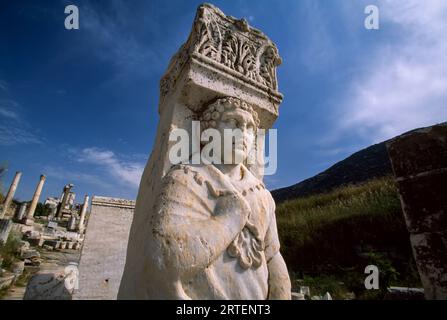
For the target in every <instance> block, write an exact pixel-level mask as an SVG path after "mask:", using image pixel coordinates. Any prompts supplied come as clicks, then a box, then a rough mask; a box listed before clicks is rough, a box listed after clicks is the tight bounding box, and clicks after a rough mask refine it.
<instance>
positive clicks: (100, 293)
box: [65, 196, 135, 300]
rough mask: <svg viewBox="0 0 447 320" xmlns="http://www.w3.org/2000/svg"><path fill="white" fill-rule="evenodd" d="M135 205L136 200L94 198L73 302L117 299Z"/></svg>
mask: <svg viewBox="0 0 447 320" xmlns="http://www.w3.org/2000/svg"><path fill="white" fill-rule="evenodd" d="M134 206H135V202H134V201H132V200H126V199H117V198H108V197H99V196H93V198H92V202H91V213H90V216H89V217H88V223H87V226H86V233H85V239H84V242H83V247H82V251H81V258H80V261H79V289H78V290H76V291H75V293H74V295H73V299H75V300H85V299H89V300H92V299H100V300H105V299H108V300H114V299H116V297H117V294H118V287H119V284H120V280H121V276H122V273H123V269H124V262H125V259H126V249H127V248H126V246H127V239H128V238H129V231H130V225H131V222H132V216H133V208H134ZM65 245H67V244H65ZM79 246H80V244H79V243H76V244H74V245H73V249H75V250H77V249H79Z"/></svg>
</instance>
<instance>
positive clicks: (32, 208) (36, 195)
mask: <svg viewBox="0 0 447 320" xmlns="http://www.w3.org/2000/svg"><path fill="white" fill-rule="evenodd" d="M45 179H46V177H45V175H43V174H42V175H41V176H40V180H39V183H38V184H37V188H36V191H35V192H34V196H33V200H31V204H30V206H29V210H28V215H27V216H26V224H30V223H32V220H33V217H34V211H36V206H37V202H39V198H40V194H41V193H42V188H43V184H44V183H45Z"/></svg>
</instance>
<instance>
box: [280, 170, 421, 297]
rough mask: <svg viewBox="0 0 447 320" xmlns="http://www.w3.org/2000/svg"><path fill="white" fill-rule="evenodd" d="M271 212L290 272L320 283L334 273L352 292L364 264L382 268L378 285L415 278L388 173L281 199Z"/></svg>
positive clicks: (361, 285) (360, 279)
mask: <svg viewBox="0 0 447 320" xmlns="http://www.w3.org/2000/svg"><path fill="white" fill-rule="evenodd" d="M276 218H277V224H278V234H279V237H280V242H281V252H282V255H283V256H284V259H285V260H286V263H287V266H288V268H289V269H290V271H292V272H296V273H301V274H305V275H307V276H308V277H316V278H319V279H320V280H321V279H323V280H324V282H325V283H326V284H327V282H328V281H329V280H330V279H331V277H332V276H336V277H337V279H339V280H338V282H340V281H343V282H345V283H346V286H347V287H348V289H349V290H350V291H354V293H356V295H359V294H360V295H361V292H360V291H362V292H364V291H365V288H364V283H363V281H364V279H365V276H366V275H365V274H364V273H363V272H364V268H365V266H367V265H368V264H376V265H377V266H378V267H379V270H381V271H382V273H381V274H380V275H381V277H383V279H381V280H382V281H383V284H384V286H385V285H389V284H393V283H397V282H406V283H413V284H417V283H420V282H419V279H418V278H417V277H415V272H413V271H414V270H415V266H414V260H413V257H412V252H411V245H410V242H409V235H408V232H407V228H406V225H405V220H404V217H403V214H402V210H401V205H400V201H399V196H398V192H397V188H396V185H395V183H394V179H393V178H392V177H385V178H380V179H375V180H371V181H369V182H366V183H363V184H361V185H349V186H344V187H341V188H338V189H336V190H334V191H332V192H330V193H326V194H320V195H314V196H310V197H306V198H299V199H294V200H290V201H286V202H284V203H281V204H279V205H278V207H277V211H276ZM416 273H417V272H416ZM327 276H330V277H329V278H328V277H327ZM407 278H411V280H408V279H407ZM327 285H328V284H327ZM333 289H334V288H333ZM385 289H386V287H385ZM334 290H338V289H334ZM328 291H329V290H328ZM367 291H371V290H367ZM329 292H330V291H329ZM331 294H332V293H331ZM366 295H370V296H374V295H375V296H378V295H377V293H374V294H372V293H371V292H369V293H365V296H366Z"/></svg>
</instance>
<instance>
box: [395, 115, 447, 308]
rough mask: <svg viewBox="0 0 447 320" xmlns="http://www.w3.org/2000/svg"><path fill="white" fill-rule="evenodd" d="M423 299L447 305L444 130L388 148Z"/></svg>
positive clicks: (397, 141) (397, 140) (401, 138)
mask: <svg viewBox="0 0 447 320" xmlns="http://www.w3.org/2000/svg"><path fill="white" fill-rule="evenodd" d="M388 153H389V155H390V159H391V163H392V166H393V171H394V175H395V177H396V182H397V185H398V188H399V193H400V200H401V203H402V208H403V211H404V216H405V221H406V224H407V229H408V231H409V233H410V241H411V245H412V249H413V255H414V257H415V260H416V264H417V267H418V271H419V275H420V277H421V281H422V284H423V286H424V292H425V297H426V299H437V300H438V299H439V300H444V299H447V194H446V193H447V124H443V125H437V126H433V127H428V128H424V129H419V130H417V131H413V132H411V133H408V134H405V135H402V136H399V137H397V138H395V139H393V140H392V141H391V142H389V143H388Z"/></svg>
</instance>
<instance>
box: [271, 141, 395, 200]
mask: <svg viewBox="0 0 447 320" xmlns="http://www.w3.org/2000/svg"><path fill="white" fill-rule="evenodd" d="M386 142H387V141H384V142H382V143H379V144H375V145H372V146H370V147H368V148H365V149H363V150H360V151H358V152H356V153H354V154H352V155H351V156H349V157H348V158H346V159H344V160H342V161H340V162H337V163H336V164H334V165H333V166H332V167H330V168H329V169H327V170H325V171H323V172H321V173H319V174H317V175H316V176H314V177H311V178H309V179H306V180H304V181H301V182H299V183H297V184H294V185H292V186H289V187H285V188H281V189H277V190H273V191H272V196H273V198H274V199H275V201H276V203H280V202H283V201H285V200H290V199H296V198H300V197H305V196H309V195H312V194H320V193H323V192H328V191H331V190H334V189H335V188H338V187H340V186H343V185H348V184H358V183H362V182H365V181H368V180H371V179H374V178H380V177H384V176H386V175H391V174H392V169H391V162H390V160H389V158H388V152H387V150H386Z"/></svg>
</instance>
